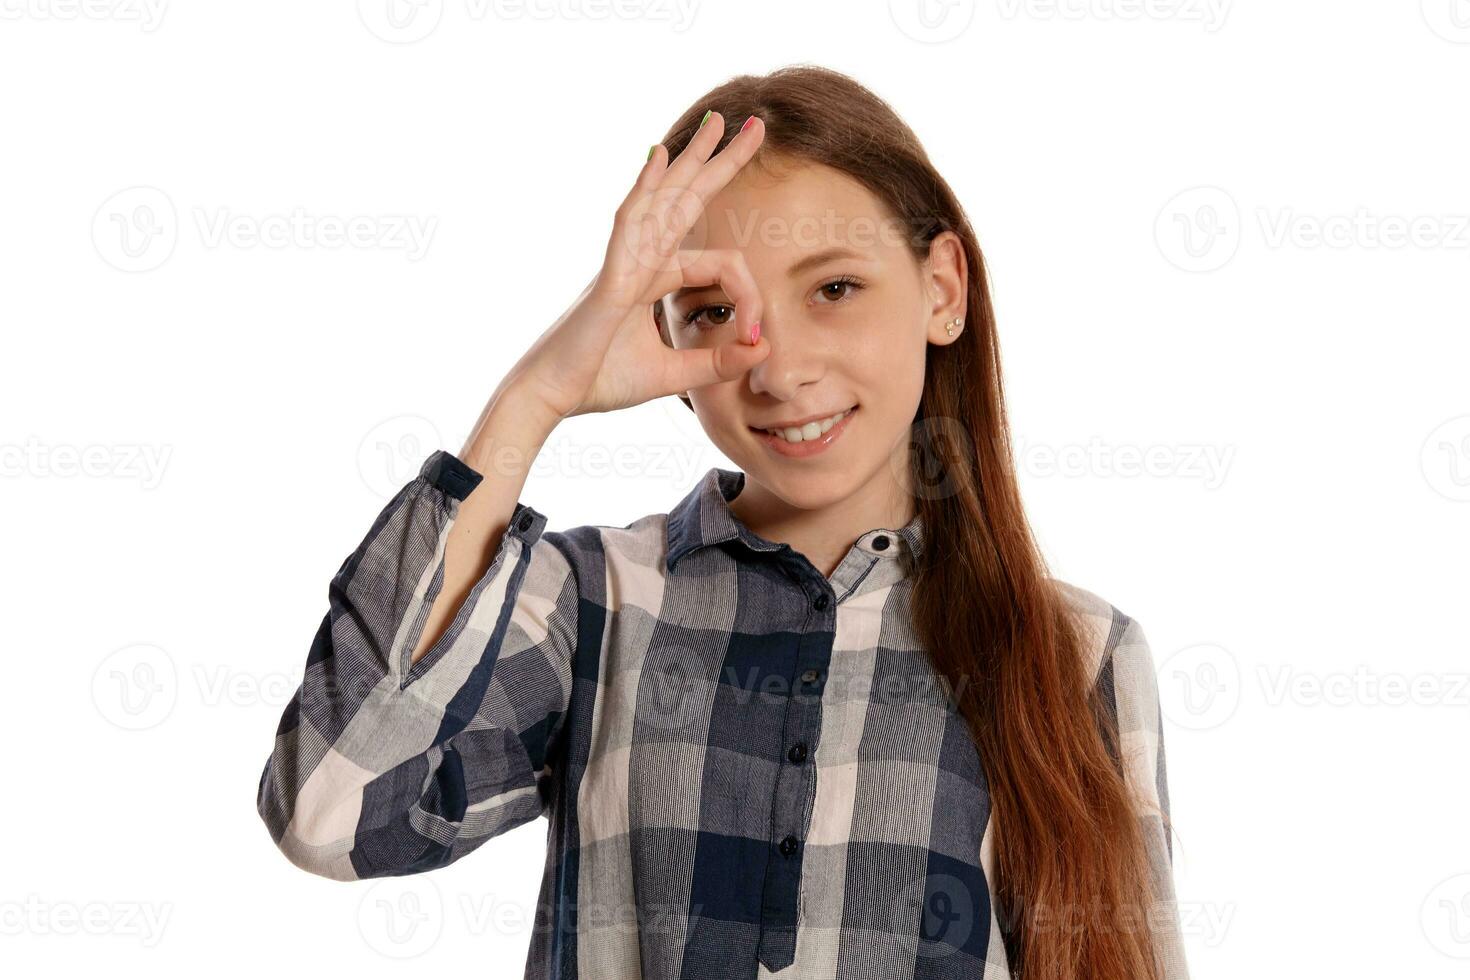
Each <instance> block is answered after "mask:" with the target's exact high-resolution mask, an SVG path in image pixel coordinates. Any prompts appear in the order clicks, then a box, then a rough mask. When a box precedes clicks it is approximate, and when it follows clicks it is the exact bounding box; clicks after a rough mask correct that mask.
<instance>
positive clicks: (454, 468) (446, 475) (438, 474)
mask: <svg viewBox="0 0 1470 980" xmlns="http://www.w3.org/2000/svg"><path fill="white" fill-rule="evenodd" d="M419 476H421V477H423V478H424V479H425V480H427V481H428V482H429V483H430V485H432V486H435V487H437V488H439V489H440V490H442V491H444V493H446V494H447V495H449V496H450V497H453V498H454V499H455V500H463V499H464V498H466V497H468V496H469V495H470V491H471V490H474V489H475V487H477V486H479V485H480V481H481V480H483V479H484V476H482V475H481V474H480V472H479V471H478V470H476V469H474V468H473V467H472V466H470V465H469V464H468V463H466V462H465V461H464V460H462V459H460V458H459V457H458V456H456V455H454V454H453V453H451V452H447V451H445V450H443V449H436V450H434V452H433V453H431V454H430V456H429V458H428V459H426V460H424V465H423V466H421V467H420V468H419Z"/></svg>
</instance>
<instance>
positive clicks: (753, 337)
mask: <svg viewBox="0 0 1470 980" xmlns="http://www.w3.org/2000/svg"><path fill="white" fill-rule="evenodd" d="M760 339H761V322H760V321H759V320H757V321H755V322H754V323H752V324H751V325H750V343H751V346H752V347H753V346H755V344H756V343H757V342H758V341H759V340H760Z"/></svg>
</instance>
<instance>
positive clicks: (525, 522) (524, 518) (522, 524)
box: [516, 514, 532, 531]
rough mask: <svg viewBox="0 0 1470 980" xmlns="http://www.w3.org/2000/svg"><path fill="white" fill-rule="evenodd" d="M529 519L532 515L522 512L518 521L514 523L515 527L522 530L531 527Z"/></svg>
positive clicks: (527, 529)
mask: <svg viewBox="0 0 1470 980" xmlns="http://www.w3.org/2000/svg"><path fill="white" fill-rule="evenodd" d="M531 521H532V517H531V515H530V514H522V515H521V519H520V521H518V522H517V523H516V527H518V528H520V529H521V530H522V531H529V530H530V529H531Z"/></svg>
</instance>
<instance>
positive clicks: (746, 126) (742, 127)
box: [740, 116, 755, 133]
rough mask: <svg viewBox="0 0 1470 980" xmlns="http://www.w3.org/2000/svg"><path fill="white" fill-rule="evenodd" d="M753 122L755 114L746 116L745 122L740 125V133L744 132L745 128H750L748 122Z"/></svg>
mask: <svg viewBox="0 0 1470 980" xmlns="http://www.w3.org/2000/svg"><path fill="white" fill-rule="evenodd" d="M753 122H755V116H747V117H746V119H745V124H744V125H742V126H741V127H740V131H741V132H742V133H743V132H745V131H746V130H747V129H749V128H750V124H751V123H753Z"/></svg>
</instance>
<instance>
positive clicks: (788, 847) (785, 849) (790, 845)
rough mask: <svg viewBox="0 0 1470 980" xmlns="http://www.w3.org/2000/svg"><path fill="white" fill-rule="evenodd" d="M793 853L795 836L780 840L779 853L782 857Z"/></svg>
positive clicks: (794, 850) (794, 851)
mask: <svg viewBox="0 0 1470 980" xmlns="http://www.w3.org/2000/svg"><path fill="white" fill-rule="evenodd" d="M795 853H796V838H795V837H787V838H786V839H785V840H783V841H781V854H782V855H783V856H784V857H790V856H791V855H793V854H795Z"/></svg>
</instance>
